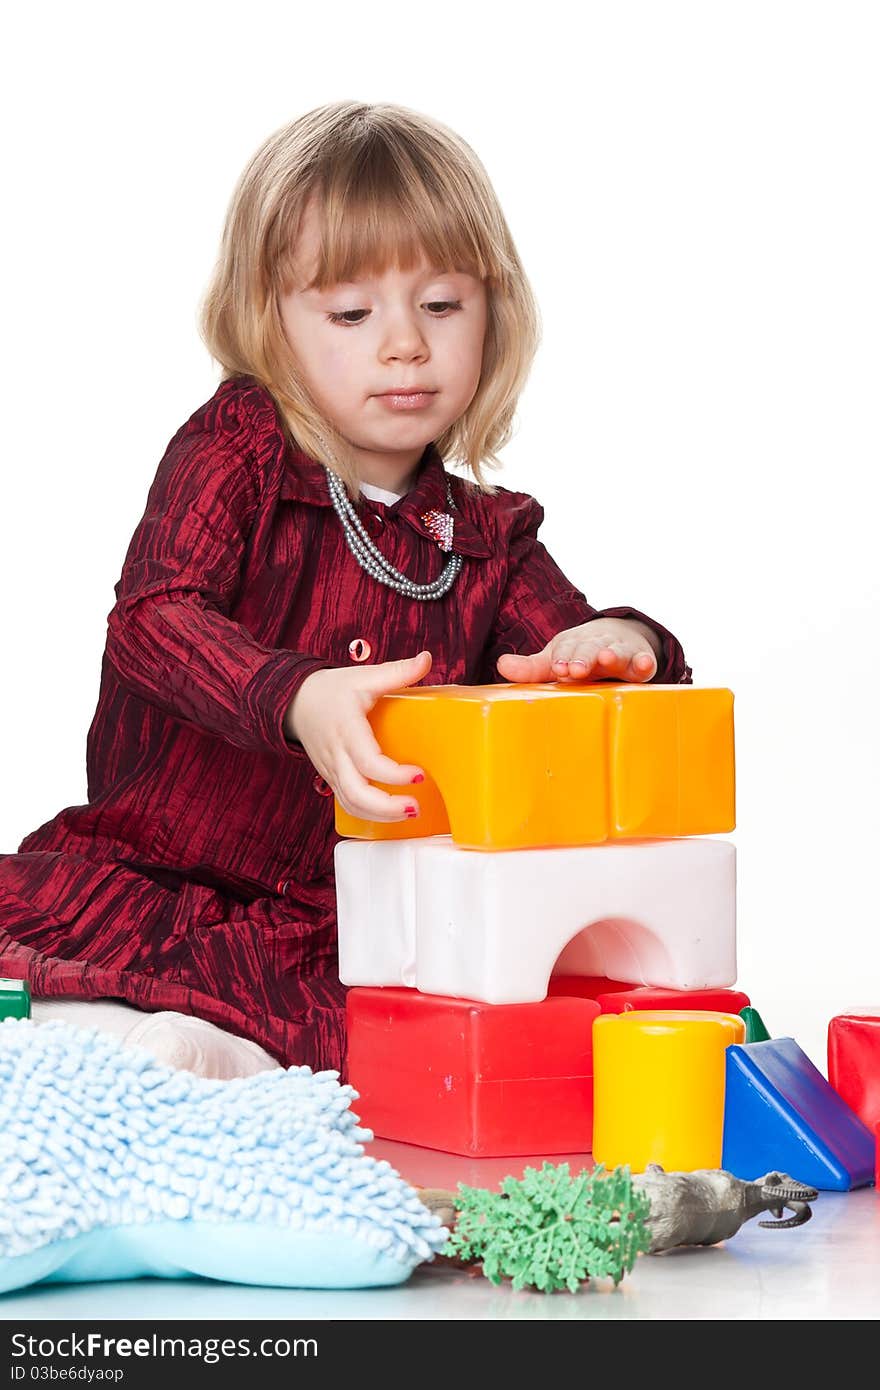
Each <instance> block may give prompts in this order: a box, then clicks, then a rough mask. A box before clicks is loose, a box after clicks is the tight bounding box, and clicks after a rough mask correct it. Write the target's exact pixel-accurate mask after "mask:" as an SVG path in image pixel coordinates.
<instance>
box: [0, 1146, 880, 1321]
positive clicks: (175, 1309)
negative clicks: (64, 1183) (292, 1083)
mask: <svg viewBox="0 0 880 1390" xmlns="http://www.w3.org/2000/svg"><path fill="white" fill-rule="evenodd" d="M371 1152H373V1153H375V1154H376V1156H377V1157H380V1158H387V1159H388V1160H389V1161H390V1162H391V1163H393V1164H394V1166H395V1167H396V1168H398V1169H399V1171H400V1172H402V1173H403V1175H404V1176H405V1177H406V1178H407V1179H408V1180H409V1181H411V1182H413V1183H419V1184H421V1185H423V1186H449V1187H454V1185H455V1183H456V1181H461V1182H464V1183H467V1184H469V1185H472V1186H494V1185H495V1184H496V1183H497V1182H498V1181H499V1180H500V1179H501V1178H503V1177H504V1176H505V1174H507V1173H512V1174H514V1175H515V1176H519V1174H520V1173H521V1172H522V1169H523V1168H524V1167H525V1166H526V1165H531V1166H537V1167H540V1163H541V1159H540V1158H534V1159H482V1160H475V1159H462V1158H459V1159H456V1158H452V1157H451V1156H448V1155H444V1154H438V1153H433V1152H432V1151H431V1150H429V1149H417V1148H413V1147H410V1146H409V1145H405V1144H392V1143H388V1142H385V1141H381V1140H377V1141H375V1143H374V1144H373V1145H372V1146H371ZM564 1157H567V1158H568V1161H569V1163H570V1164H571V1167H572V1170H573V1171H574V1170H576V1169H577V1168H580V1167H583V1166H589V1162H590V1161H589V1156H588V1155H562V1156H559V1155H554V1157H553V1161H554V1162H560V1161H562V1158H564ZM878 1315H880V1196H878V1194H877V1192H876V1191H875V1189H874V1188H873V1187H869V1188H861V1189H860V1190H859V1191H857V1192H848V1193H829V1192H824V1193H820V1196H819V1199H818V1201H817V1202H816V1203H815V1204H814V1206H813V1218H812V1220H811V1221H810V1222H808V1223H807V1224H806V1225H805V1226H801V1227H798V1228H796V1229H794V1230H788V1231H771V1230H766V1229H762V1228H761V1227H760V1226H759V1225H758V1223H757V1221H752V1222H750V1223H749V1224H748V1225H747V1226H745V1227H743V1229H742V1230H741V1231H740V1233H739V1234H738V1235H737V1236H735V1237H734V1238H733V1239H732V1240H730V1241H728V1242H727V1244H725V1245H719V1246H713V1247H712V1248H711V1249H694V1250H682V1251H674V1252H671V1253H669V1254H666V1255H652V1256H645V1255H643V1256H641V1257H640V1258H639V1260H638V1262H637V1264H636V1266H635V1268H634V1270H633V1271H632V1273H631V1274H628V1275H626V1276H625V1278H624V1280H623V1282H622V1283H621V1284H620V1286H619V1287H618V1288H617V1289H616V1290H615V1289H614V1286H613V1285H612V1284H611V1283H610V1282H599V1283H596V1284H594V1285H591V1286H588V1287H585V1288H584V1289H582V1290H581V1291H580V1292H579V1293H577V1294H569V1293H557V1294H550V1295H545V1294H537V1293H527V1292H525V1291H523V1292H518V1293H514V1292H513V1290H512V1289H511V1288H510V1286H509V1285H500V1286H497V1287H496V1286H493V1285H492V1284H490V1283H489V1282H488V1280H487V1279H485V1278H483V1276H482V1275H481V1274H479V1273H477V1272H475V1271H463V1270H458V1269H453V1268H450V1267H449V1266H445V1267H439V1266H436V1267H435V1266H430V1265H423V1266H421V1267H420V1268H419V1269H418V1270H416V1271H415V1273H414V1274H413V1275H412V1277H411V1278H410V1279H409V1281H408V1282H407V1283H406V1284H402V1285H400V1286H398V1287H396V1288H390V1289H357V1290H346V1291H314V1290H297V1289H294V1290H286V1289H265V1288H248V1287H246V1286H242V1285H231V1284H218V1283H211V1282H209V1281H206V1280H186V1281H171V1280H161V1279H155V1280H150V1279H140V1280H131V1281H128V1282H125V1283H115V1284H79V1285H75V1284H69V1285H58V1286H56V1287H49V1286H46V1287H44V1288H37V1287H34V1288H31V1289H29V1290H28V1289H25V1290H23V1291H22V1292H20V1293H16V1294H6V1295H5V1296H3V1297H0V1319H5V1320H7V1321H8V1320H18V1321H31V1320H43V1319H56V1318H57V1319H73V1320H78V1319H82V1318H96V1317H100V1318H102V1319H115V1318H118V1319H128V1318H131V1319H143V1320H148V1321H155V1320H157V1319H163V1318H173V1319H178V1318H194V1319H214V1320H223V1319H253V1320H255V1321H258V1320H260V1319H275V1318H292V1319H297V1318H358V1319H367V1318H369V1319H372V1318H381V1319H432V1320H444V1319H457V1320H467V1319H477V1320H479V1319H496V1318H500V1319H505V1318H516V1319H541V1320H543V1319H551V1320H552V1319H557V1318H574V1319H583V1320H585V1321H588V1320H590V1319H591V1318H647V1319H651V1318H679V1319H704V1318H705V1319H711V1320H717V1319H719V1318H730V1319H737V1318H746V1319H764V1318H767V1319H774V1320H777V1321H778V1320H780V1319H801V1318H826V1319H846V1318H859V1319H875V1318H877V1317H878Z"/></svg>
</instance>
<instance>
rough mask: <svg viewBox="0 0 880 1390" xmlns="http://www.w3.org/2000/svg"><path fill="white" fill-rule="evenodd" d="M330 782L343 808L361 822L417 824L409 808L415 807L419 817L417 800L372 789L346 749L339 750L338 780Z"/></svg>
mask: <svg viewBox="0 0 880 1390" xmlns="http://www.w3.org/2000/svg"><path fill="white" fill-rule="evenodd" d="M327 780H328V781H330V785H331V786H332V787H333V791H334V793H335V795H336V799H337V801H338V802H339V804H340V805H341V806H342V807H343V808H344V809H345V810H346V811H347V812H348V814H349V815H350V816H357V817H358V819H360V820H377V821H400V820H414V819H415V816H407V813H406V808H407V806H412V807H414V809H415V812H416V814H418V811H419V803H418V802H417V801H416V800H415V798H414V797H412V796H394V795H392V793H390V792H383V791H382V789H381V788H380V787H374V786H371V784H370V783H369V782H368V781H367V779H366V777H365V776H364V775H363V773H362V772H361V770H360V769H359V768H358V767H357V765H356V764H355V762H354V761H353V759H352V758H351V757H350V756H349V754H348V753H347V752H346V750H345V749H344V748H339V749H337V755H336V774H335V780H332V779H330V778H328V779H327Z"/></svg>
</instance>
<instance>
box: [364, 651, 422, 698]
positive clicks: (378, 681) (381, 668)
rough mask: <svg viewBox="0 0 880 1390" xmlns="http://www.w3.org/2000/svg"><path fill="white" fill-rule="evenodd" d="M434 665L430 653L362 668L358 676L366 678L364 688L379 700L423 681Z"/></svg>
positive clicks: (420, 653)
mask: <svg viewBox="0 0 880 1390" xmlns="http://www.w3.org/2000/svg"><path fill="white" fill-rule="evenodd" d="M432 663H433V657H432V656H431V653H430V652H428V651H425V652H419V653H418V655H417V656H405V657H402V658H401V660H400V661H380V662H379V664H378V666H361V667H360V668H359V671H358V674H359V675H360V676H362V677H364V678H365V681H364V688H365V689H366V690H367V691H369V693H370V695H371V696H374V697H376V698H378V696H379V695H381V694H385V693H386V692H389V691H392V690H402V689H404V687H406V686H408V685H414V684H415V683H416V682H417V681H420V680H423V679H424V677H425V676H426V675H427V674H428V672H429V671H430V669H431V665H432Z"/></svg>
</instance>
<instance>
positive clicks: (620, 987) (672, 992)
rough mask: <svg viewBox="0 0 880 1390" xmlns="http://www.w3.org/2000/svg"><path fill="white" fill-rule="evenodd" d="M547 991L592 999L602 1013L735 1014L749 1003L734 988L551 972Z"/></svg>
mask: <svg viewBox="0 0 880 1390" xmlns="http://www.w3.org/2000/svg"><path fill="white" fill-rule="evenodd" d="M548 994H552V995H560V994H564V995H580V996H583V997H584V998H586V999H595V1001H596V1003H597V1004H598V1005H599V1008H600V1009H601V1010H602V1012H603V1014H622V1013H626V1011H627V1010H628V1009H707V1010H709V1012H710V1013H722V1014H738V1013H739V1011H740V1009H745V1008H746V1007H747V1006H748V1004H749V1003H750V1000H749V996H748V995H747V994H743V992H742V990H738V989H656V988H653V987H652V986H651V985H633V984H624V983H623V982H622V981H620V980H606V979H605V978H604V977H603V976H601V975H553V976H552V977H551V979H550V987H549V990H548Z"/></svg>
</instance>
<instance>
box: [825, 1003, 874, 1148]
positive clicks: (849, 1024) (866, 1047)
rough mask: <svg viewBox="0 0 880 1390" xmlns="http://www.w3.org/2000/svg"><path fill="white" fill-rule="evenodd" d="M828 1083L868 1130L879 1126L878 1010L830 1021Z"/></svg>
mask: <svg viewBox="0 0 880 1390" xmlns="http://www.w3.org/2000/svg"><path fill="white" fill-rule="evenodd" d="M828 1080H829V1081H830V1082H831V1085H832V1086H833V1087H834V1089H835V1091H836V1092H837V1094H838V1095H839V1096H841V1097H842V1098H843V1100H845V1101H846V1103H847V1105H848V1106H849V1107H850V1109H851V1110H854V1111H855V1112H856V1114H857V1115H858V1117H859V1119H860V1120H862V1121H864V1123H865V1124H866V1125H867V1126H868V1128H869V1129H873V1128H874V1127H875V1125H876V1124H877V1123H878V1122H880V1007H878V1008H873V1007H869V1008H864V1009H852V1010H851V1011H850V1012H848V1013H845V1014H838V1015H837V1016H836V1017H835V1018H832V1020H831V1022H830V1023H829V1025H828Z"/></svg>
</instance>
